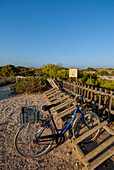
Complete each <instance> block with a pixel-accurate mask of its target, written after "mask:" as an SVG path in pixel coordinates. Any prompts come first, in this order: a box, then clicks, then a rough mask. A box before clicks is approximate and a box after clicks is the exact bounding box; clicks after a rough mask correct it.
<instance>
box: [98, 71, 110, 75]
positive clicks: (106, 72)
mask: <svg viewBox="0 0 114 170" xmlns="http://www.w3.org/2000/svg"><path fill="white" fill-rule="evenodd" d="M97 75H100V76H107V75H109V72H108V71H106V70H102V71H99V72H97Z"/></svg>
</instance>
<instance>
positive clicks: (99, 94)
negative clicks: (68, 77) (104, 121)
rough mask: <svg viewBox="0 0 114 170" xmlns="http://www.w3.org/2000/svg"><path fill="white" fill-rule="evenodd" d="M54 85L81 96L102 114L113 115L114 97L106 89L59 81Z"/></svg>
mask: <svg viewBox="0 0 114 170" xmlns="http://www.w3.org/2000/svg"><path fill="white" fill-rule="evenodd" d="M56 83H58V85H59V86H60V87H61V88H62V89H64V90H65V91H67V92H69V93H75V92H76V93H77V94H79V95H83V96H84V98H85V100H86V101H87V102H90V103H92V104H93V105H94V106H96V108H98V110H99V111H103V113H105V112H106V111H107V112H110V113H111V114H113V115H114V95H113V92H112V91H111V92H108V91H107V90H106V89H105V90H104V89H102V88H99V89H98V88H97V87H93V86H89V85H88V86H87V85H80V84H76V83H70V82H67V81H64V80H61V79H57V80H56Z"/></svg>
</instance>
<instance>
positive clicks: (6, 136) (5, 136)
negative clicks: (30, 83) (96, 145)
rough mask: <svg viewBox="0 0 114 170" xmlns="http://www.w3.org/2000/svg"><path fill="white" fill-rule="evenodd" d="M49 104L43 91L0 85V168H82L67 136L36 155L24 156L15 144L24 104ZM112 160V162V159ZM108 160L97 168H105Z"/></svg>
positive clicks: (31, 169)
mask: <svg viewBox="0 0 114 170" xmlns="http://www.w3.org/2000/svg"><path fill="white" fill-rule="evenodd" d="M44 104H48V103H47V101H46V98H45V96H44V95H43V94H41V93H36V94H29V95H28V94H18V95H17V94H13V93H12V91H11V90H10V86H9V85H7V86H3V87H0V138H1V140H0V169H4V170H7V169H8V170H9V169H10V170H15V169H16V170H17V169H18V170H22V169H23V170H37V169H44V170H58V169H62V170H64V169H65V170H67V169H68V170H69V169H70V170H79V169H82V164H81V162H80V161H79V160H78V156H77V154H76V151H75V149H74V147H73V145H72V143H71V142H70V140H66V141H65V142H64V143H63V144H62V145H60V146H58V147H56V148H55V147H54V146H53V147H52V150H51V151H50V152H49V153H48V154H45V155H43V156H41V157H38V158H36V159H32V158H24V157H22V156H20V155H19V154H18V153H17V151H16V150H15V148H14V137H15V134H16V132H17V129H18V128H19V127H20V123H19V120H20V112H21V107H22V106H27V105H28V106H31V105H38V107H39V110H40V111H42V106H43V105H44ZM109 163H110V162H109ZM105 165H106V163H103V164H102V165H100V166H99V167H98V168H97V169H98V170H101V169H112V165H111V168H110V166H108V167H107V168H106V166H105Z"/></svg>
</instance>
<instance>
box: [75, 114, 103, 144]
mask: <svg viewBox="0 0 114 170" xmlns="http://www.w3.org/2000/svg"><path fill="white" fill-rule="evenodd" d="M83 117H84V120H85V122H86V124H87V126H88V127H87V126H86V125H85V124H84V123H83V120H82V117H81V115H79V116H78V117H77V118H76V119H75V121H74V124H73V129H72V131H73V136H74V138H77V137H79V136H81V135H82V134H83V133H85V132H87V131H88V130H89V129H92V128H93V127H95V126H97V125H98V124H100V119H99V117H98V115H97V114H96V113H93V112H91V111H87V112H86V114H85V115H83ZM98 134H99V130H97V131H96V132H94V133H93V134H92V135H90V136H88V137H87V138H86V139H84V140H83V141H82V142H83V143H89V142H91V141H94V140H95V138H96V137H97V136H98Z"/></svg>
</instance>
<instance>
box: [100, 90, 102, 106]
mask: <svg viewBox="0 0 114 170" xmlns="http://www.w3.org/2000/svg"><path fill="white" fill-rule="evenodd" d="M101 90H102V89H101V88H100V94H99V109H100V108H101Z"/></svg>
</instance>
